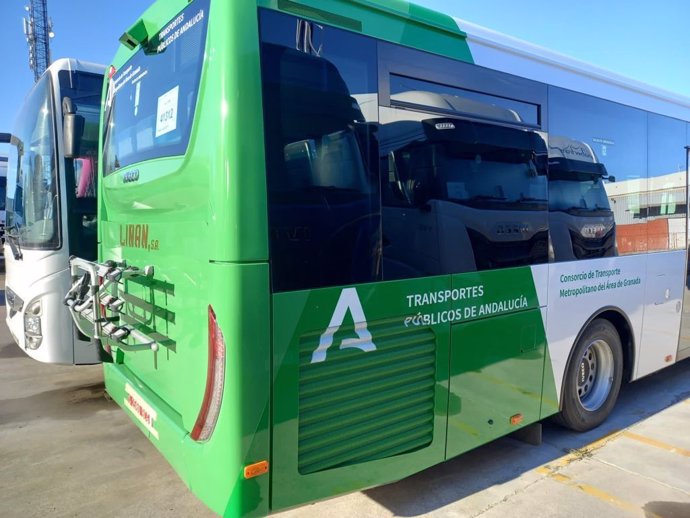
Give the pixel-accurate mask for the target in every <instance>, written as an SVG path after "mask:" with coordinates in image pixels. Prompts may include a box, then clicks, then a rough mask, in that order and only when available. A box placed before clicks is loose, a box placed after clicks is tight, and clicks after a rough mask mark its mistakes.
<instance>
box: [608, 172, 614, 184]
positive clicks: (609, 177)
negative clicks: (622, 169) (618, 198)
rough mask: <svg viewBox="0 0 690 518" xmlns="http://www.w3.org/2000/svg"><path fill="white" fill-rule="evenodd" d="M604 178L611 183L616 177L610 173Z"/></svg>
mask: <svg viewBox="0 0 690 518" xmlns="http://www.w3.org/2000/svg"><path fill="white" fill-rule="evenodd" d="M606 180H607V181H608V182H609V183H613V182H615V181H616V177H615V176H613V175H611V174H610V175H608V176H607V177H606Z"/></svg>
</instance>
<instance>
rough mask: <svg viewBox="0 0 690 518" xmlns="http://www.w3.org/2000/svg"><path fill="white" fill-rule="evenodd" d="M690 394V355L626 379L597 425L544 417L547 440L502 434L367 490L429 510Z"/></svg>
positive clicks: (389, 502) (396, 507) (400, 506)
mask: <svg viewBox="0 0 690 518" xmlns="http://www.w3.org/2000/svg"><path fill="white" fill-rule="evenodd" d="M688 397H690V359H688V360H684V361H682V362H679V363H677V364H676V365H673V366H671V367H669V368H667V369H664V370H662V371H660V372H658V373H656V374H653V375H650V376H647V377H646V378H643V379H641V380H639V381H636V382H634V383H631V384H628V385H624V386H623V388H622V389H621V394H620V396H619V398H618V402H617V404H616V407H615V408H614V411H613V413H612V414H611V416H609V418H608V419H607V421H606V422H604V424H602V425H601V426H599V427H598V428H596V429H594V430H591V431H589V432H586V433H575V432H572V431H569V430H566V429H564V428H561V427H559V426H557V425H555V424H553V423H551V422H550V421H549V420H546V421H545V422H544V428H543V443H542V444H541V445H540V446H531V445H528V444H526V443H523V442H520V441H518V440H516V439H513V438H511V437H504V438H502V439H499V440H497V441H494V442H491V443H489V444H486V445H484V446H482V447H480V448H477V449H475V450H472V451H470V452H468V453H465V454H463V455H460V456H459V457H455V458H453V459H451V460H448V461H446V462H444V463H442V464H439V465H437V466H433V467H431V468H429V469H427V470H424V471H422V472H420V473H417V474H415V475H412V476H410V477H408V478H405V479H403V480H401V481H399V482H395V483H392V484H388V485H385V486H380V487H376V488H373V489H369V490H367V491H365V494H366V495H367V496H368V497H369V498H371V499H373V500H375V501H376V502H378V503H379V504H381V505H382V506H384V507H386V508H387V509H388V510H390V511H391V512H392V513H393V514H395V515H396V516H418V515H421V514H425V513H429V512H432V511H435V510H437V509H440V508H442V507H445V506H446V505H449V504H452V503H454V502H458V501H459V500H462V499H464V498H466V497H469V496H471V495H473V494H474V493H477V492H479V491H481V490H486V489H488V488H492V487H494V486H498V485H501V484H505V483H507V482H510V481H511V480H514V479H516V478H518V477H519V476H520V475H522V474H524V473H526V472H529V471H531V470H533V469H535V468H537V467H539V466H542V465H543V464H546V463H549V462H552V461H554V460H556V459H558V458H559V457H562V456H563V455H566V454H568V453H570V452H572V451H574V450H579V449H582V448H584V447H586V446H587V445H589V444H591V443H592V442H594V441H596V440H598V439H601V438H603V437H606V436H607V435H610V434H612V433H615V432H617V431H619V430H622V429H625V428H628V427H630V426H632V425H634V424H636V423H638V422H641V421H643V420H645V419H646V418H648V417H650V416H653V415H654V414H656V413H658V412H661V411H662V410H664V409H665V408H668V407H669V406H672V405H674V404H675V403H677V402H679V401H682V400H684V399H687V398H688ZM496 495H499V493H498V492H497V493H496ZM501 498H502V497H501V496H496V499H495V500H494V501H489V500H488V499H486V502H482V503H479V505H482V504H485V505H486V507H487V508H488V507H490V506H491V505H493V504H495V503H496V502H497V501H498V500H500V499H501ZM483 500H484V498H483ZM476 505H477V502H475V503H474V504H473V507H474V508H475V509H476ZM649 505H650V506H652V505H654V506H662V507H663V506H679V505H686V504H678V503H673V502H652V503H650V504H649ZM655 509H656V507H654V508H653V509H652V508H651V507H650V509H645V511H646V512H656V511H655ZM674 509H675V507H674ZM683 512H685V513H687V514H680V515H678V516H690V509H687V505H686V507H684V508H683ZM673 516H675V515H673Z"/></svg>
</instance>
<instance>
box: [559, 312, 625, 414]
mask: <svg viewBox="0 0 690 518" xmlns="http://www.w3.org/2000/svg"><path fill="white" fill-rule="evenodd" d="M598 318H600V319H603V320H607V321H608V322H610V323H611V325H613V327H614V328H615V329H616V331H617V332H618V336H619V337H620V339H621V347H622V349H623V379H622V382H623V383H628V382H629V381H630V380H632V375H633V369H634V366H635V336H634V334H633V330H632V329H633V328H632V324H631V323H630V319H629V318H628V316H627V315H626V314H625V312H624V311H623V310H622V309H621V308H619V307H617V306H604V307H602V308H599V309H598V310H597V311H595V312H594V313H593V314H592V315H591V316H590V317H589V318H588V319H587V320H586V321H585V323H584V324H583V325H582V327H581V328H580V331H579V332H578V333H577V336H576V337H575V340H573V343H572V345H571V347H570V352H569V353H568V361H567V362H566V364H565V371H564V372H568V369H569V367H570V362H571V361H572V360H573V353H574V352H575V346H576V345H577V343H578V342H579V341H580V338H581V337H582V335H583V334H584V332H585V331H586V330H587V328H588V327H589V326H590V325H591V323H592V322H594V321H595V320H596V319H598ZM563 393H564V391H563V390H561V394H560V401H559V405H558V407H559V409H560V410H562V409H563Z"/></svg>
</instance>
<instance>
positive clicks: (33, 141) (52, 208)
mask: <svg viewBox="0 0 690 518" xmlns="http://www.w3.org/2000/svg"><path fill="white" fill-rule="evenodd" d="M54 131H55V128H54V119H53V103H52V96H51V84H50V76H49V75H45V76H44V77H43V78H42V79H41V80H40V81H39V82H38V83H37V84H36V87H35V88H34V89H33V90H32V92H31V94H29V97H28V99H27V101H26V102H25V104H24V108H23V110H22V111H21V112H20V113H19V116H18V117H17V124H16V126H15V129H14V134H13V136H12V141H11V144H12V145H11V146H10V157H9V167H8V186H9V188H8V196H7V198H8V203H7V225H8V227H13V228H14V230H13V232H15V233H16V237H17V238H18V239H19V240H20V242H21V245H22V247H24V248H35V249H56V248H59V246H60V231H59V224H58V221H57V219H58V214H59V201H58V188H57V182H58V179H57V161H56V156H55V136H54Z"/></svg>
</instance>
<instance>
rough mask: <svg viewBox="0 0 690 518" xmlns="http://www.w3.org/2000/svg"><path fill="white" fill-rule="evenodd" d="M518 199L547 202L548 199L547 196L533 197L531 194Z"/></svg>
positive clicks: (521, 200) (520, 200)
mask: <svg viewBox="0 0 690 518" xmlns="http://www.w3.org/2000/svg"><path fill="white" fill-rule="evenodd" d="M517 201H518V202H520V203H522V202H534V201H538V202H542V203H545V202H547V201H548V200H547V199H546V198H532V197H530V196H520V198H519V199H518V200H517Z"/></svg>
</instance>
